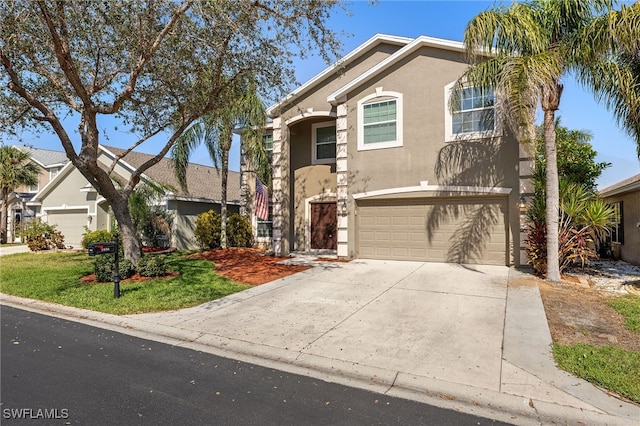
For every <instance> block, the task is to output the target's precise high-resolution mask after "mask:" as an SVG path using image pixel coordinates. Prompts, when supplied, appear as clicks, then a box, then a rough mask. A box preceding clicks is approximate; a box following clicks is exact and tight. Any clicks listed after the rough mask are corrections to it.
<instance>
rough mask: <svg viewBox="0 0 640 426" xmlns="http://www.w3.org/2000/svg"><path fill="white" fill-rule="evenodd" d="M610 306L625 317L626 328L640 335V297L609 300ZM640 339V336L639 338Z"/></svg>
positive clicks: (632, 295)
mask: <svg viewBox="0 0 640 426" xmlns="http://www.w3.org/2000/svg"><path fill="white" fill-rule="evenodd" d="M609 306H611V307H612V308H613V309H615V310H616V311H618V312H619V313H620V314H622V316H624V320H625V327H627V328H628V329H629V330H631V331H633V332H636V333H640V296H636V295H634V294H627V295H625V296H620V297H612V298H611V299H609ZM638 338H639V339H640V335H639V336H638Z"/></svg>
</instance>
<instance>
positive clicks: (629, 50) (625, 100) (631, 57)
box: [578, 2, 640, 159]
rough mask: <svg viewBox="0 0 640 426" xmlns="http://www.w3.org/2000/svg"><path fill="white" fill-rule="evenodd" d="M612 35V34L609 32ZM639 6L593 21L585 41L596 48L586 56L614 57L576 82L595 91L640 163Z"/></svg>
mask: <svg viewBox="0 0 640 426" xmlns="http://www.w3.org/2000/svg"><path fill="white" fill-rule="evenodd" d="M612 28H613V29H615V31H611V29H612ZM638 28H640V3H639V2H634V3H633V4H631V5H629V6H626V5H622V6H621V8H620V10H617V11H612V12H610V13H608V14H605V15H602V16H598V17H596V18H595V19H594V20H593V22H592V23H591V25H590V26H589V27H588V28H587V34H586V36H585V37H587V38H588V39H591V40H592V41H593V44H594V45H595V46H596V47H595V48H594V49H592V50H591V51H585V52H584V54H585V55H594V54H598V53H600V52H601V51H602V50H606V49H607V48H610V49H611V51H612V53H613V57H612V58H605V59H606V60H604V61H592V60H591V58H587V60H585V62H588V63H589V62H590V63H593V64H594V67H593V69H591V70H589V69H587V70H586V71H587V72H585V73H580V74H578V78H579V79H580V80H581V81H582V82H583V83H585V84H586V85H588V86H591V87H593V88H594V89H595V91H596V97H597V99H598V100H599V101H601V102H603V103H604V104H605V105H606V106H607V107H608V108H609V109H611V110H612V111H613V112H614V113H615V117H616V120H617V121H618V123H619V124H620V125H621V126H622V127H623V128H624V129H625V130H626V131H627V133H628V134H629V136H631V137H632V138H633V139H634V140H635V141H636V143H637V152H638V158H639V159H640V37H638Z"/></svg>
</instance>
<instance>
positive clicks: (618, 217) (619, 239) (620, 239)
mask: <svg viewBox="0 0 640 426" xmlns="http://www.w3.org/2000/svg"><path fill="white" fill-rule="evenodd" d="M611 206H612V207H613V211H614V219H613V225H612V226H611V242H613V243H620V244H624V232H623V231H624V227H623V225H624V223H623V217H622V201H618V202H617V203H612V204H611Z"/></svg>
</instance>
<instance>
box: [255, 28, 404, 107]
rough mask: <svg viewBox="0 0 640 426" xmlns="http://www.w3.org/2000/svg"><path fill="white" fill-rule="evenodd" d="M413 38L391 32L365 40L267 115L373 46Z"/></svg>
mask: <svg viewBox="0 0 640 426" xmlns="http://www.w3.org/2000/svg"><path fill="white" fill-rule="evenodd" d="M412 40H413V39H412V38H408V37H399V36H393V35H389V34H376V35H374V36H373V37H371V38H370V39H369V40H367V41H365V42H364V43H362V44H361V45H360V46H358V47H356V48H355V49H353V50H352V51H351V52H349V53H347V54H346V55H345V56H343V57H342V58H341V59H340V60H338V61H336V62H334V63H333V64H332V65H330V66H329V67H327V68H325V70H324V71H322V72H320V74H317V75H316V76H315V77H313V78H312V79H311V80H309V81H307V82H306V83H304V84H303V85H302V86H300V87H298V88H297V89H295V90H294V91H292V92H291V93H289V94H288V95H287V96H285V97H284V98H283V99H281V100H280V101H278V102H277V103H276V104H274V105H272V106H270V107H269V108H268V109H267V115H268V116H272V115H273V114H274V113H275V112H276V110H277V109H278V108H279V107H281V106H283V105H285V104H287V103H289V102H291V101H292V100H294V99H295V98H297V97H299V96H301V95H303V94H304V93H307V92H308V91H310V90H311V89H312V88H314V87H315V86H316V85H317V84H319V83H320V82H321V81H322V80H324V79H325V78H326V77H327V76H329V75H330V74H332V73H334V72H337V71H338V70H339V69H340V68H341V67H344V66H345V65H348V64H349V63H351V62H353V61H355V60H356V59H358V58H360V57H362V55H364V54H365V53H367V52H368V51H369V50H371V49H372V48H374V47H376V46H378V45H380V44H383V43H386V44H395V45H398V46H404V45H407V44H409V43H410V42H411V41H412Z"/></svg>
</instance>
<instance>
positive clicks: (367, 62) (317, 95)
mask: <svg viewBox="0 0 640 426" xmlns="http://www.w3.org/2000/svg"><path fill="white" fill-rule="evenodd" d="M401 47H402V46H396V45H392V44H386V43H383V44H380V45H379V46H376V47H375V48H374V49H372V50H371V51H369V52H367V53H366V54H364V55H363V56H362V57H360V58H358V59H357V60H355V61H353V62H351V63H349V64H348V65H346V66H343V67H339V68H337V69H336V70H335V72H334V73H332V74H330V75H329V76H328V77H326V78H325V79H324V80H322V81H321V83H320V84H318V87H317V88H315V89H314V90H312V91H309V92H308V93H306V94H304V95H303V96H300V97H298V98H296V100H295V102H294V103H292V104H289V105H285V106H284V107H283V110H282V118H283V119H284V120H285V121H287V120H290V119H291V118H292V117H297V116H299V115H301V114H304V115H311V114H310V113H309V111H308V110H309V109H310V108H311V109H312V110H313V111H314V112H318V111H329V110H331V109H332V106H331V105H330V104H329V103H327V96H328V95H329V94H331V93H333V92H335V91H336V90H338V89H339V88H341V87H342V86H344V85H345V84H347V83H349V82H350V81H351V80H353V79H355V78H356V77H358V76H359V75H360V74H362V73H364V72H365V71H367V70H368V69H369V68H371V67H373V66H374V65H376V64H377V63H379V62H381V61H383V60H384V59H386V58H387V57H389V56H390V55H392V54H393V53H395V52H397V51H398V50H399V49H400V48H401ZM334 109H335V108H334Z"/></svg>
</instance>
